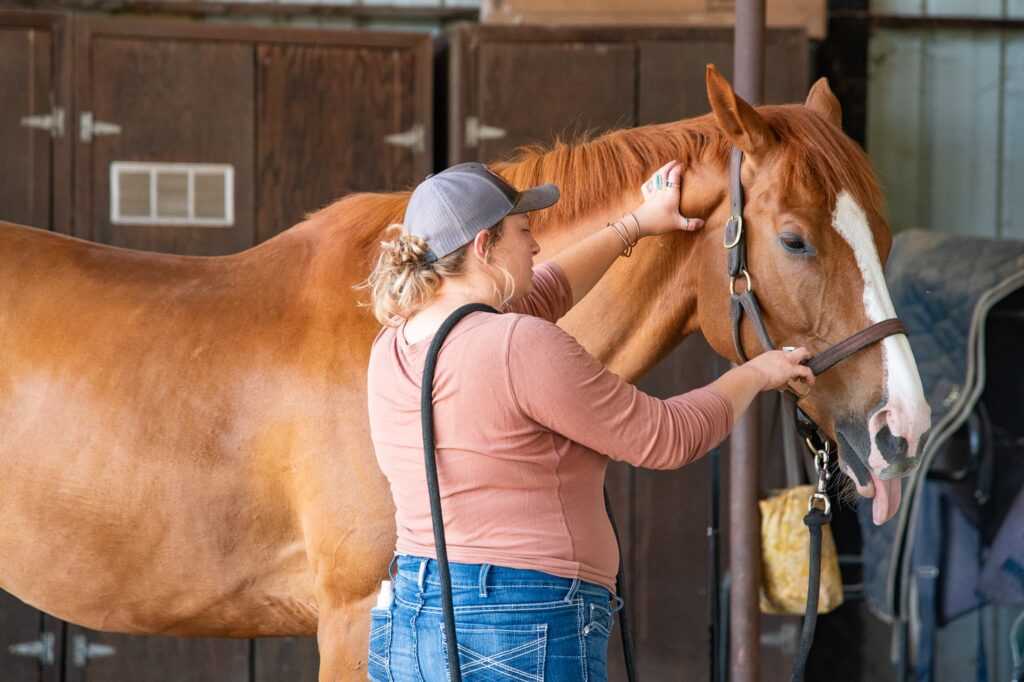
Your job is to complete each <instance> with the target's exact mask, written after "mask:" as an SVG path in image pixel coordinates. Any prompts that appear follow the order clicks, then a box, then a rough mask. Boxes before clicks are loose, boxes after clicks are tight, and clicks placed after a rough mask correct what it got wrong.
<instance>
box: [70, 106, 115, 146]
mask: <svg viewBox="0 0 1024 682" xmlns="http://www.w3.org/2000/svg"><path fill="white" fill-rule="evenodd" d="M120 134H121V126H119V125H117V124H116V123H107V122H106V121H97V120H96V119H95V118H94V117H93V115H92V112H91V111H83V112H82V113H81V115H80V116H79V117H78V139H80V140H81V141H82V142H92V140H93V138H94V137H97V136H99V135H120Z"/></svg>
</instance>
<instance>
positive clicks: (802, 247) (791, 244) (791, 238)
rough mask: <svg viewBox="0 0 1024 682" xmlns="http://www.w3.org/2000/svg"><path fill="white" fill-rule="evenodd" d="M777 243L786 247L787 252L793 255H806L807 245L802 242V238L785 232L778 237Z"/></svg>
mask: <svg viewBox="0 0 1024 682" xmlns="http://www.w3.org/2000/svg"><path fill="white" fill-rule="evenodd" d="M779 241H780V242H782V245H783V246H784V247H786V250H787V251H792V252H793V253H807V244H806V243H805V242H804V239H803V237H801V236H800V235H798V234H793V233H792V232H787V233H785V234H783V235H781V236H779Z"/></svg>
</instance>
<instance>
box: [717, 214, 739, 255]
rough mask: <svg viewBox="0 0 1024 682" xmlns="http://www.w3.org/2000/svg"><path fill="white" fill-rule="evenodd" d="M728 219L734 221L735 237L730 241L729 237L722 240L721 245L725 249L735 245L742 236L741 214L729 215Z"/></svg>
mask: <svg viewBox="0 0 1024 682" xmlns="http://www.w3.org/2000/svg"><path fill="white" fill-rule="evenodd" d="M729 220H731V221H732V222H734V223H736V238H735V239H733V240H732V241H731V242H730V241H729V238H728V237H726V238H725V239H724V240H723V241H722V246H724V247H725V248H727V249H731V248H733V247H735V246H736V245H737V244H739V243H740V239H742V238H743V216H741V215H734V216H730V217H729Z"/></svg>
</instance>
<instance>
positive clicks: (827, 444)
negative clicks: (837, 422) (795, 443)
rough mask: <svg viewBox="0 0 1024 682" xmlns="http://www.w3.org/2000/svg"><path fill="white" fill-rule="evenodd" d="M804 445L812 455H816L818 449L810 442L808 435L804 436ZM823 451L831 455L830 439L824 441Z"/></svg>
mask: <svg viewBox="0 0 1024 682" xmlns="http://www.w3.org/2000/svg"><path fill="white" fill-rule="evenodd" d="M804 445H806V446H807V449H808V450H810V451H811V454H812V455H814V456H815V457H817V456H818V452H819V450H818V448H816V447H814V443H812V442H811V438H810V436H808V437H807V438H804ZM824 452H825V454H826V455H831V454H832V443H831V442H830V441H828V440H826V441H825V450H824Z"/></svg>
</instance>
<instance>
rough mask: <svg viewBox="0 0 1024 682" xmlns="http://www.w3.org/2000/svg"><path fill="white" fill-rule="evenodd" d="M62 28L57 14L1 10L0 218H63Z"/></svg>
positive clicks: (43, 221) (66, 195) (65, 93)
mask: <svg viewBox="0 0 1024 682" xmlns="http://www.w3.org/2000/svg"><path fill="white" fill-rule="evenodd" d="M66 31H67V27H66V22H65V20H64V17H63V16H61V15H59V14H47V13H34V12H33V13H21V12H4V11H0V92H2V93H4V96H3V97H2V98H0V102H2V104H0V150H3V154H0V220H8V221H11V222H17V223H23V224H27V225H38V226H40V227H45V228H52V227H53V226H54V225H55V224H58V223H63V222H67V221H68V212H69V210H70V200H69V199H70V187H69V182H68V176H67V173H68V172H69V171H70V165H69V150H70V142H69V137H68V113H69V112H68V110H67V107H68V106H69V103H70V99H71V98H70V92H69V90H68V84H69V80H68V77H67V68H68V64H69V60H68V54H67V49H66V47H67V43H66ZM57 180H59V181H60V182H59V183H58V182H55V181H57ZM58 184H59V185H60V186H57V185H58Z"/></svg>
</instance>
